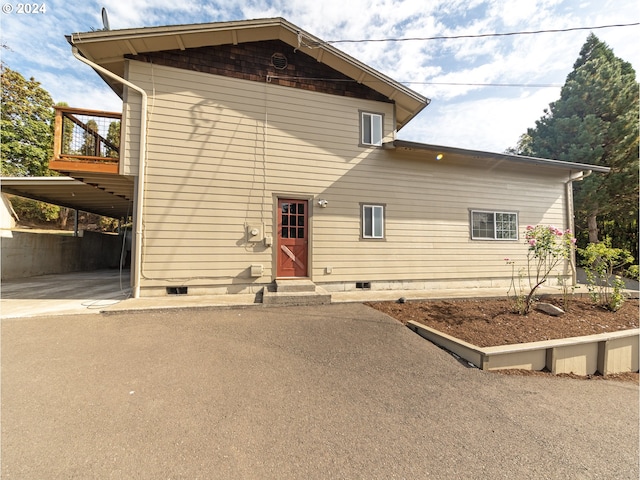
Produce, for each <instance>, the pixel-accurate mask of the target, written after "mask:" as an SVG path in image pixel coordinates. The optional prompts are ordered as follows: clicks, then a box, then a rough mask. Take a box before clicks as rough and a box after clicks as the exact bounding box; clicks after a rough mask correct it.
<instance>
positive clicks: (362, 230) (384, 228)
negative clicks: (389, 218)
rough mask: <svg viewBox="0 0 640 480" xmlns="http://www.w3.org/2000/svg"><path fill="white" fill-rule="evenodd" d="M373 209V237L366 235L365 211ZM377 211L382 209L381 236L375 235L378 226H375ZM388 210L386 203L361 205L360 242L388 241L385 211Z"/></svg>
mask: <svg viewBox="0 0 640 480" xmlns="http://www.w3.org/2000/svg"><path fill="white" fill-rule="evenodd" d="M367 208H370V209H371V235H366V233H365V227H366V224H365V217H366V215H365V209H367ZM375 209H380V211H381V218H380V225H379V227H380V229H381V232H380V235H375V231H376V230H377V229H376V225H375V214H374V211H375ZM386 209H387V206H386V204H384V203H361V204H360V240H373V241H385V240H386V237H385V235H386V231H387V226H386V215H385V210H386Z"/></svg>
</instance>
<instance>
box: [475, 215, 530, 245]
mask: <svg viewBox="0 0 640 480" xmlns="http://www.w3.org/2000/svg"><path fill="white" fill-rule="evenodd" d="M471 238H472V239H473V240H517V239H518V214H517V213H515V212H491V211H486V210H472V211H471Z"/></svg>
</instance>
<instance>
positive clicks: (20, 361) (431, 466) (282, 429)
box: [1, 304, 639, 480]
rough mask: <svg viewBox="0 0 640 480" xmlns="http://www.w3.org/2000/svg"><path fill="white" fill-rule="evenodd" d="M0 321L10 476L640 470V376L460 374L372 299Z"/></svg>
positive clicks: (570, 475) (551, 474)
mask: <svg viewBox="0 0 640 480" xmlns="http://www.w3.org/2000/svg"><path fill="white" fill-rule="evenodd" d="M1 325H2V412H1V413H2V437H1V441H2V471H1V474H2V478H3V479H13V478H16V479H21V480H29V479H42V478H47V479H68V478H100V479H106V478H114V479H116V478H117V479H121V478H132V479H158V478H172V479H178V478H189V479H196V478H201V479H209V478H224V479H229V480H233V479H279V480H286V479H328V478H330V479H356V478H358V479H359V478H362V479H364V478H366V479H392V478H397V479H401V478H407V479H426V478H435V479H451V478H465V479H485V478H495V479H500V478H505V479H513V478H532V479H536V478H549V479H551V478H563V479H586V478H616V479H637V478H638V473H639V471H638V422H639V416H638V387H637V386H636V385H633V384H628V383H620V382H613V381H603V380H593V381H580V380H571V379H561V378H549V377H544V378H539V377H517V376H507V375H500V374H495V373H489V372H483V371H480V370H476V369H469V368H464V367H463V366H461V365H460V364H459V363H458V362H457V361H456V360H455V359H454V358H453V357H451V356H450V355H448V354H447V353H445V352H444V351H442V350H440V349H438V348H437V347H435V346H434V345H432V344H430V343H429V342H427V341H425V340H423V339H422V338H420V337H419V336H417V335H415V334H414V333H412V332H411V331H410V330H409V329H407V328H404V327H402V326H401V325H400V324H399V323H398V322H396V321H394V320H392V319H390V318H389V317H386V316H385V315H383V314H381V313H380V312H377V311H374V310H373V309H370V308H368V307H366V306H364V305H361V304H337V305H336V304H334V305H328V306H318V307H313V308H309V307H307V308H302V307H288V308H276V307H273V308H245V309H242V308H235V309H191V310H165V311H162V312H149V311H146V312H139V313H131V312H122V313H115V314H111V315H106V316H105V315H71V316H66V315H59V316H55V317H39V318H16V319H5V320H3V321H2V323H1Z"/></svg>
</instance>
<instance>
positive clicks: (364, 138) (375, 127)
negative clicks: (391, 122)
mask: <svg viewBox="0 0 640 480" xmlns="http://www.w3.org/2000/svg"><path fill="white" fill-rule="evenodd" d="M360 130H361V132H362V135H361V139H360V142H361V143H362V145H376V146H380V145H382V115H380V114H379V113H367V112H362V113H361V115H360Z"/></svg>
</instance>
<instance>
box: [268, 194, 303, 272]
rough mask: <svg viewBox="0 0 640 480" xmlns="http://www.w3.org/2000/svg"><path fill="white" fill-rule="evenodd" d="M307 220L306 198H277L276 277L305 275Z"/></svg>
mask: <svg viewBox="0 0 640 480" xmlns="http://www.w3.org/2000/svg"><path fill="white" fill-rule="evenodd" d="M308 220H309V205H308V203H307V201H306V200H286V199H282V198H281V199H279V200H278V254H277V256H278V268H277V272H276V275H277V276H278V277H306V276H307V246H308V231H309V230H308V228H307V225H308V223H309V222H308Z"/></svg>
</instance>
